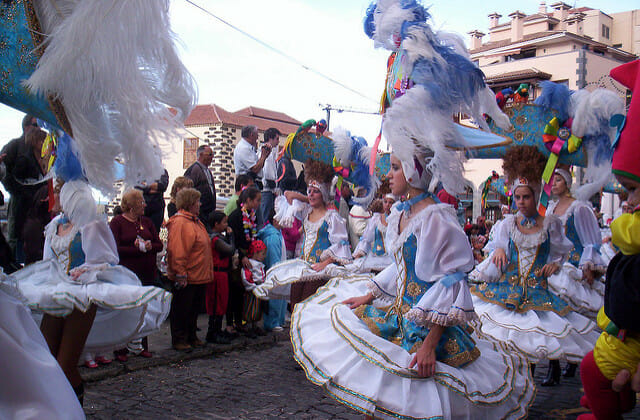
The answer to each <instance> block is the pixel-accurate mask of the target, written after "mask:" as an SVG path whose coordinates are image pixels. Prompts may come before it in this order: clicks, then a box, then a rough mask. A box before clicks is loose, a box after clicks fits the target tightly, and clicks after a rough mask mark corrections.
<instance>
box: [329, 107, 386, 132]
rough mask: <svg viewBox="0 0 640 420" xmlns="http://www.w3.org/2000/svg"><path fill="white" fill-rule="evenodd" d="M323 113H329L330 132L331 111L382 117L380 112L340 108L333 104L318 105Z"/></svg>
mask: <svg viewBox="0 0 640 420" xmlns="http://www.w3.org/2000/svg"><path fill="white" fill-rule="evenodd" d="M318 106H319V107H320V108H322V110H323V111H326V112H327V130H329V122H330V121H331V111H336V112H338V113H342V112H351V113H354V114H368V115H380V112H378V111H371V110H366V109H359V108H353V107H350V106H339V105H336V106H334V105H331V104H318Z"/></svg>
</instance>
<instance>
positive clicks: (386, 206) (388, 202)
mask: <svg viewBox="0 0 640 420" xmlns="http://www.w3.org/2000/svg"><path fill="white" fill-rule="evenodd" d="M393 203H395V200H393V199H392V198H388V197H385V199H384V200H383V201H382V211H383V212H384V214H389V212H390V211H391V207H392V206H393Z"/></svg>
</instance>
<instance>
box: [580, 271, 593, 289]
mask: <svg viewBox="0 0 640 420" xmlns="http://www.w3.org/2000/svg"><path fill="white" fill-rule="evenodd" d="M595 279H596V272H595V271H593V270H591V269H589V268H585V269H583V270H582V280H584V281H586V282H587V284H588V285H589V286H591V285H592V284H593V281H594V280H595Z"/></svg>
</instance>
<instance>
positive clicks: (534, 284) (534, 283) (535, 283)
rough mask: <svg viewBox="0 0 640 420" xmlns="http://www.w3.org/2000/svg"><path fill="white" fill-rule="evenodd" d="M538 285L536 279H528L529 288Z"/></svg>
mask: <svg viewBox="0 0 640 420" xmlns="http://www.w3.org/2000/svg"><path fill="white" fill-rule="evenodd" d="M537 284H538V282H537V281H536V279H535V277H529V278H528V279H527V285H528V286H529V287H536V285H537Z"/></svg>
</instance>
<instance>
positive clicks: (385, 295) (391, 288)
mask: <svg viewBox="0 0 640 420" xmlns="http://www.w3.org/2000/svg"><path fill="white" fill-rule="evenodd" d="M397 282H398V268H397V267H396V265H395V264H391V265H389V266H388V267H387V268H385V269H384V270H382V271H381V272H379V273H378V274H376V275H375V277H373V278H372V279H371V280H370V281H369V284H368V285H367V286H368V288H369V291H370V292H371V293H372V294H373V296H374V297H375V298H376V299H378V300H380V301H382V302H386V303H388V304H391V303H393V301H394V299H395V297H396V285H397Z"/></svg>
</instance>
